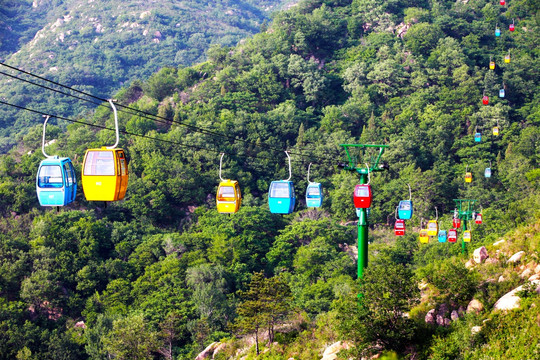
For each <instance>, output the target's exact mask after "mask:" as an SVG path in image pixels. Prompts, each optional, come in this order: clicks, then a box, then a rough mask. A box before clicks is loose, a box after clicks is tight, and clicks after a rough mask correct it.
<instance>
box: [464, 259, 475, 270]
mask: <svg viewBox="0 0 540 360" xmlns="http://www.w3.org/2000/svg"><path fill="white" fill-rule="evenodd" d="M465 267H466V268H467V269H471V268H473V267H474V261H472V260H469V261H467V262H466V263H465Z"/></svg>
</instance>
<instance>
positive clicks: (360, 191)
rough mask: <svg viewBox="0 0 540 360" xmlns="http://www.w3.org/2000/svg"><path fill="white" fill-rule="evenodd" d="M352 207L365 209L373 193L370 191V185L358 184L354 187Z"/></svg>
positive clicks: (369, 203) (369, 204)
mask: <svg viewBox="0 0 540 360" xmlns="http://www.w3.org/2000/svg"><path fill="white" fill-rule="evenodd" d="M353 198H354V207H355V208H357V209H367V208H368V207H370V206H371V200H372V199H373V194H372V193H371V185H369V184H358V185H356V186H355V188H354V194H353Z"/></svg>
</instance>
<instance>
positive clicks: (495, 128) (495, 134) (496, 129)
mask: <svg viewBox="0 0 540 360" xmlns="http://www.w3.org/2000/svg"><path fill="white" fill-rule="evenodd" d="M493 135H494V136H499V127H498V126H494V127H493Z"/></svg>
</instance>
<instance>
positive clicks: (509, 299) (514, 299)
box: [493, 280, 540, 310]
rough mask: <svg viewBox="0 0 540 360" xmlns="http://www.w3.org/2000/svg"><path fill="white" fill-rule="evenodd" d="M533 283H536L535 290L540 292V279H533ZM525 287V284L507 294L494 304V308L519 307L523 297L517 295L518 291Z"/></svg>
mask: <svg viewBox="0 0 540 360" xmlns="http://www.w3.org/2000/svg"><path fill="white" fill-rule="evenodd" d="M531 283H533V284H534V285H535V291H536V292H537V293H540V280H533V281H531ZM524 288H525V285H521V286H518V287H517V288H515V289H514V290H512V291H510V292H509V293H507V294H505V295H504V296H503V297H501V298H500V299H499V300H497V302H496V303H495V305H493V310H513V309H517V308H519V305H520V302H521V298H520V297H519V296H518V295H517V293H518V292H520V291H521V290H523V289H524Z"/></svg>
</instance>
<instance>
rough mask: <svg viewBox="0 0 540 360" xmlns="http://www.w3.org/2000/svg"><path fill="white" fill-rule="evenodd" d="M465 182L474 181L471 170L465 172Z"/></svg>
mask: <svg viewBox="0 0 540 360" xmlns="http://www.w3.org/2000/svg"><path fill="white" fill-rule="evenodd" d="M465 182H466V183H470V182H472V173H470V172H466V173H465Z"/></svg>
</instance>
